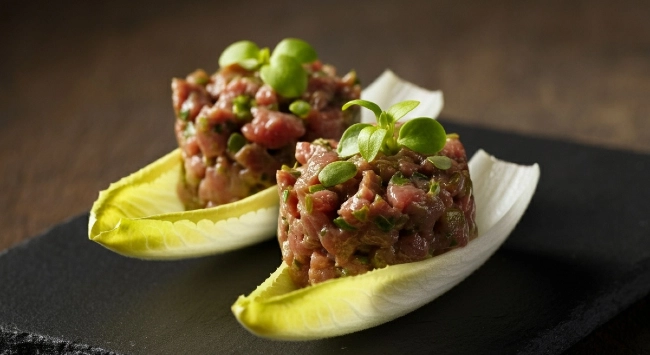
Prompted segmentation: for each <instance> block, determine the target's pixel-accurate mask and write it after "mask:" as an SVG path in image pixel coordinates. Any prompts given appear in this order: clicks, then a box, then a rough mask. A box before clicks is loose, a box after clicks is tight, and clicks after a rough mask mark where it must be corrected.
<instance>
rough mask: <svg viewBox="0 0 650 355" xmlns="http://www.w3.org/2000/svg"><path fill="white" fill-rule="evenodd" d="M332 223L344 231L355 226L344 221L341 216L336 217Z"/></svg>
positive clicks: (350, 229) (351, 229)
mask: <svg viewBox="0 0 650 355" xmlns="http://www.w3.org/2000/svg"><path fill="white" fill-rule="evenodd" d="M332 223H334V224H335V225H336V226H337V227H339V228H341V229H343V230H344V231H353V230H355V229H356V228H354V227H353V226H351V225H350V224H349V223H348V222H346V221H345V220H344V219H343V218H342V217H336V218H335V219H334V220H333V221H332Z"/></svg>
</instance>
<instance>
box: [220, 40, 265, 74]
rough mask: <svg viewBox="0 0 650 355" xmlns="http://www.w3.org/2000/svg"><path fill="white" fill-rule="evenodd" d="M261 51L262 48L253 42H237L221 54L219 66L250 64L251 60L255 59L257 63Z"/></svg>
mask: <svg viewBox="0 0 650 355" xmlns="http://www.w3.org/2000/svg"><path fill="white" fill-rule="evenodd" d="M259 51H260V48H259V47H258V46H257V44H255V43H253V42H251V41H239V42H235V43H233V44H231V45H229V46H228V47H226V49H225V50H224V51H223V52H222V53H221V56H220V57H219V66H220V67H227V66H229V65H232V64H235V63H248V64H250V63H251V61H250V59H254V60H255V61H256V62H257V56H258V53H259ZM242 66H243V65H242ZM246 69H249V68H246Z"/></svg>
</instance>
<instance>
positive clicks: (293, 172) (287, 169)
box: [280, 165, 301, 178]
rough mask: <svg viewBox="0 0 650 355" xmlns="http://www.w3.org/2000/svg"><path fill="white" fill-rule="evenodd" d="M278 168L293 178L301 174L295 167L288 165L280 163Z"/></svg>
mask: <svg viewBox="0 0 650 355" xmlns="http://www.w3.org/2000/svg"><path fill="white" fill-rule="evenodd" d="M280 170H282V171H284V172H287V173H289V174H291V175H293V177H295V178H299V177H300V175H301V174H300V171H298V170H296V169H295V168H290V167H289V166H288V165H282V167H281V168H280Z"/></svg>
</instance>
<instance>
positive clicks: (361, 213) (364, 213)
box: [352, 206, 369, 222]
mask: <svg viewBox="0 0 650 355" xmlns="http://www.w3.org/2000/svg"><path fill="white" fill-rule="evenodd" d="M368 211H369V209H368V206H363V207H362V208H360V209H358V210H356V211H352V215H353V216H354V218H356V219H357V220H358V221H359V222H365V221H366V220H367V219H368Z"/></svg>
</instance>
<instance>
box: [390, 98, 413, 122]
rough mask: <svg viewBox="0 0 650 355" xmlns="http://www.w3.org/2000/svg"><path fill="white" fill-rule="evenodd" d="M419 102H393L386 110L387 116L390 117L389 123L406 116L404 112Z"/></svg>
mask: <svg viewBox="0 0 650 355" xmlns="http://www.w3.org/2000/svg"><path fill="white" fill-rule="evenodd" d="M419 104H420V101H415V100H406V101H402V102H398V103H396V104H394V105H393V106H391V107H389V108H388V111H386V112H387V113H388V117H389V118H390V119H391V123H394V122H397V121H399V120H400V119H401V118H402V117H404V116H406V114H407V113H409V112H411V111H412V110H413V109H414V108H416V107H418V105H419Z"/></svg>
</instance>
